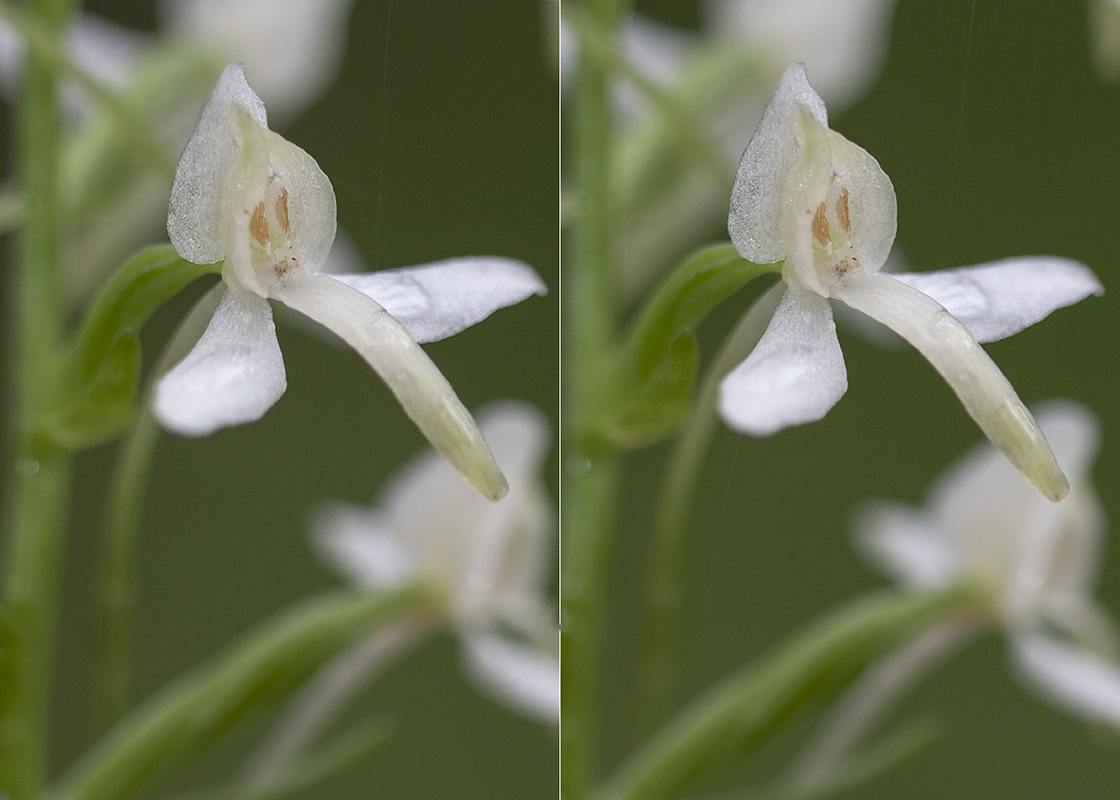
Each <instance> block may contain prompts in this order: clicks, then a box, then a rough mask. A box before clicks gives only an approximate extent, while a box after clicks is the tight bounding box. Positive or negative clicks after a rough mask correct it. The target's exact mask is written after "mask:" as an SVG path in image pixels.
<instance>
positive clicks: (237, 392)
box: [152, 288, 287, 436]
mask: <svg viewBox="0 0 1120 800" xmlns="http://www.w3.org/2000/svg"><path fill="white" fill-rule="evenodd" d="M285 388H287V381H286V380H285V376H284V359H283V357H282V356H281V355H280V345H279V344H278V343H277V341H276V327H275V325H274V324H273V322H272V309H270V308H269V306H268V301H267V300H264V299H262V298H260V297H257V296H256V295H253V294H250V293H248V292H242V291H239V290H237V289H233V288H230V289H228V290H226V293H225V295H223V296H222V301H221V303H220V304H219V305H218V310H217V311H215V312H214V317H213V318H212V319H211V320H210V324H209V325H208V326H207V327H206V331H205V333H203V334H202V338H201V339H199V341H198V344H197V345H195V347H194V349H193V350H191V352H190V353H189V354H188V355H187V357H186V358H184V359H183V360H182V361H180V362H179V363H178V364H177V365H176V366H175V367H174V368H173V369H172V370H171V371H170V372H168V373H167V374H166V375H164V376H163V377H162V378H161V379H160V381H159V383H157V384H156V388H155V396H154V398H153V401H152V409H153V411H154V412H155V415H156V417H157V419H159V421H160V424H162V425H163V427H165V428H167V430H169V431H174V432H175V433H178V434H181V435H183V436H205V435H207V434H209V433H213V432H214V431H216V430H218V429H219V428H226V427H229V426H231V425H241V424H243V423H246V422H252V421H254V420H257V419H260V418H261V416H262V415H263V414H264V412H266V411H268V409H270V408H271V407H272V405H273V404H274V403H275V402H276V401H277V400H279V399H280V395H282V394H284V389H285Z"/></svg>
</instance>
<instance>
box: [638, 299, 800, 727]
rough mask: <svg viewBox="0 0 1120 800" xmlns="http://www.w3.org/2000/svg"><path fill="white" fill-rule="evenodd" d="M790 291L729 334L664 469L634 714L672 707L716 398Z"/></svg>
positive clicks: (653, 716) (763, 304)
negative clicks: (696, 494) (694, 508)
mask: <svg viewBox="0 0 1120 800" xmlns="http://www.w3.org/2000/svg"><path fill="white" fill-rule="evenodd" d="M784 293H785V284H784V283H781V282H779V283H778V284H776V285H775V286H774V287H772V288H771V289H769V290H767V291H766V292H764V293H763V294H762V295H761V296H760V297H759V298H758V299H757V300H756V301H755V302H754V303H753V304H752V305H751V307H750V309H749V310H748V311H747V313H746V314H745V315H744V316H743V318H742V319H741V320H740V321H739V324H738V325H737V326H736V328H735V330H734V331H732V333H731V335H730V336H728V337H727V340H726V341H725V342H724V345H723V347H722V348H721V349H720V351H719V354H718V355H717V356H716V358H715V360H714V361H713V362H712V364H711V366H710V367H709V368H708V370H707V372H706V373H705V375H704V379H703V382H702V383H701V389H700V393H699V396H698V397H697V399H696V403H695V404H694V405H693V407H692V412H691V414H689V417H688V421H687V422H686V424H685V429H684V432H683V433H682V434H681V435H680V437H679V438H678V439H677V441H676V444H675V446H674V447H673V452H672V454H671V455H670V457H669V463H668V465H667V466H666V469H665V480H664V483H663V485H662V492H661V502H660V504H659V509H658V514H657V523H656V528H655V533H654V540H653V552H652V554H651V557H650V562H649V573H648V575H647V578H646V582H645V587H646V597H645V601H646V616H647V620H646V633H645V643H644V650H645V652H644V653H643V655H644V658H643V659H642V665H643V669H642V672H641V674H640V675H639V679H638V684H637V688H638V697H637V704H636V705H637V710H638V712H639V713H637V714H636V715H635V718H637V719H640V721H642V722H644V723H645V724H646V725H649V724H652V723H655V722H656V721H657V720H658V718H659V717H660V716H661V715H662V714H663V713H664V712H665V710H666V709H667V707H668V701H669V699H670V693H671V691H672V687H673V680H674V674H675V671H676V669H675V668H676V664H677V656H678V650H679V643H678V639H679V638H680V613H681V600H682V598H683V596H684V589H683V583H684V581H683V573H684V568H685V564H686V562H687V559H686V558H685V552H684V542H685V532H686V530H687V522H688V512H689V509H690V508H691V500H692V493H693V490H694V489H695V487H696V480H697V478H698V477H699V475H700V468H701V466H702V465H703V462H704V458H705V456H706V455H707V453H708V446H709V445H710V444H711V441H712V434H713V433H714V432H715V426H716V402H717V399H718V395H719V385H720V382H721V381H722V380H723V379H724V377H725V376H726V375H727V373H729V372H730V371H731V370H733V369H734V368H735V367H736V366H738V364H739V363H740V362H742V361H743V360H744V359H745V358H746V357H747V356H748V355H750V353H751V351H752V350H754V347H755V345H756V344H758V340H759V339H761V338H762V334H763V333H764V332H765V331H766V326H767V325H768V324H769V323H770V318H771V317H772V316H773V315H774V310H775V309H776V308H777V307H778V302H779V301H780V300H781V299H782V295H783V294H784Z"/></svg>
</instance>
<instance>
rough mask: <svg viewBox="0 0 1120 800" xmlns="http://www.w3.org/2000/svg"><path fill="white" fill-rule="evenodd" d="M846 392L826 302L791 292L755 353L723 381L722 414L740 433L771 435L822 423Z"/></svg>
mask: <svg viewBox="0 0 1120 800" xmlns="http://www.w3.org/2000/svg"><path fill="white" fill-rule="evenodd" d="M847 389H848V374H847V371H846V370H845V368H844V355H843V353H841V352H840V342H839V341H837V339H836V324H835V323H834V322H833V320H832V310H831V309H830V308H829V306H828V301H827V300H825V299H824V298H823V297H820V296H819V295H816V294H813V293H812V292H807V291H802V290H799V289H795V288H792V287H791V288H790V289H787V290H786V293H785V296H784V297H783V298H782V302H781V303H780V304H779V306H778V310H777V311H775V312H774V317H773V319H771V320H770V325H769V327H768V328H767V329H766V333H764V334H763V335H762V339H761V340H760V341H759V343H758V345H757V346H756V347H755V349H754V351H753V352H752V353H751V354H750V356H749V357H748V358H747V360H746V361H744V362H743V363H742V364H740V365H739V366H738V367H736V368H735V369H734V370H732V371H731V372H730V373H729V374H728V375H727V377H726V378H724V379H723V383H722V384H721V385H720V393H719V413H720V416H721V417H723V420H724V422H726V423H727V424H728V425H729V426H730V427H731V428H734V429H735V430H737V431H742V432H743V433H749V434H751V435H752V436H769V435H770V434H773V433H777V432H778V431H780V430H782V429H783V428H788V427H790V426H792V425H803V424H805V423H807V422H815V421H816V420H818V419H820V418H821V417H823V416H824V415H825V414H826V413H828V410H829V409H831V408H832V407H833V406H834V405H836V403H837V402H838V401H839V400H840V398H841V397H843V396H844V392H845V391H847Z"/></svg>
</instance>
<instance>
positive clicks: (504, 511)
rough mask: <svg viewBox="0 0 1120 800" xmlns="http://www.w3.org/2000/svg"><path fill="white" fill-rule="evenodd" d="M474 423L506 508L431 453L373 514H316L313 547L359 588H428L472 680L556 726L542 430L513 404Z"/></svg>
mask: <svg viewBox="0 0 1120 800" xmlns="http://www.w3.org/2000/svg"><path fill="white" fill-rule="evenodd" d="M479 423H480V427H481V428H482V432H483V433H484V434H485V436H486V439H487V441H488V442H490V445H491V447H492V448H493V450H494V456H495V458H496V460H497V462H498V464H499V466H501V468H502V469H503V471H504V472H505V474H506V477H507V478H508V480H509V487H510V488H509V495H508V496H507V497H506V499H505V500H503V501H502V502H501V503H498V504H492V503H487V502H485V501H484V500H483V499H482V498H480V497H478V495H477V494H475V493H474V492H472V491H471V490H470V489H469V488H468V487H467V486H466V484H464V483H463V481H462V480H461V479H460V478H459V477H458V476H457V475H455V473H454V472H453V471H452V470H451V469H450V468H449V467H448V466H447V464H446V463H444V462H443V461H442V460H441V459H439V458H437V457H435V454H431V453H429V454H425V455H423V456H421V457H420V458H417V459H416V460H414V461H413V462H412V463H411V464H410V465H409V466H407V467H405V468H404V470H402V471H401V472H400V473H399V474H398V475H397V477H396V478H395V479H393V480H391V481H390V482H389V484H388V485H387V486H386V487H385V488H384V489H383V491H382V492H381V496H380V499H379V501H378V502H377V503H376V504H375V505H374V507H373V508H372V509H371V508H368V507H365V506H354V505H350V504H342V503H338V504H333V505H330V506H326V507H324V508H323V509H321V511H320V512H319V514H318V516H317V517H316V524H315V531H314V532H315V543H316V545H317V547H318V549H319V551H320V552H321V554H322V555H323V557H324V558H325V559H326V560H328V561H329V562H330V563H331V564H332V565H333V566H334V567H335V568H336V569H337V570H338V571H339V572H340V573H342V574H343V575H345V576H346V577H348V578H350V579H351V580H352V581H353V582H354V583H356V584H357V585H359V586H361V587H364V588H367V589H372V590H379V591H388V590H391V589H394V588H397V587H400V586H405V585H408V584H409V583H412V582H417V581H419V582H421V583H423V584H425V585H426V586H428V588H429V589H431V590H432V591H433V592H434V593H435V595H436V597H437V603H438V606H439V609H440V611H439V614H440V617H441V620H440V621H441V622H442V623H443V624H445V625H448V626H450V627H451V628H452V629H453V630H454V631H455V632H456V633H457V634H458V635H459V637H460V640H461V643H462V653H463V660H464V667H465V669H466V670H467V673H468V675H469V676H470V677H471V679H472V680H473V681H474V682H475V683H476V684H478V685H479V687H480V688H482V689H484V690H485V691H486V692H487V693H488V694H491V695H493V696H495V697H496V698H498V699H499V700H501V701H503V702H504V703H505V704H507V705H509V706H510V707H512V708H514V709H516V710H518V711H521V712H523V713H526V714H528V715H530V716H532V717H535V718H539V719H542V720H546V721H552V722H555V721H556V720H557V714H558V713H559V664H558V662H557V660H556V650H555V648H556V632H555V628H554V626H553V622H552V616H553V614H552V612H550V611H549V608H548V604H547V603H546V600H545V594H544V592H545V589H546V587H547V584H548V566H549V563H550V562H551V555H550V554H551V552H552V547H551V539H552V536H553V526H554V524H555V523H554V515H553V512H552V506H551V503H550V502H549V500H548V497H547V495H546V493H545V491H544V487H543V485H542V484H541V480H540V475H539V473H540V469H541V465H542V464H543V462H544V457H545V453H546V452H547V450H548V439H549V437H548V425H547V422H546V421H545V419H544V417H543V416H542V414H541V413H540V412H539V411H537V410H536V409H535V408H534V407H532V406H529V405H527V404H525V403H521V402H513V401H507V402H502V403H495V404H492V405H491V406H488V407H487V408H484V409H482V411H481V412H480V413H479ZM511 634H515V635H511Z"/></svg>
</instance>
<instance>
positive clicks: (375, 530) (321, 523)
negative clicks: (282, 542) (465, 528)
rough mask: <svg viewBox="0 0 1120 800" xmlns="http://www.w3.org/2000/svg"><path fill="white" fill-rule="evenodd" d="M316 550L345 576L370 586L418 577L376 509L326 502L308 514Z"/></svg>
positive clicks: (382, 586)
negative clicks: (310, 515) (311, 513)
mask: <svg viewBox="0 0 1120 800" xmlns="http://www.w3.org/2000/svg"><path fill="white" fill-rule="evenodd" d="M311 537H312V538H311V540H312V543H313V544H314V546H315V549H316V551H317V552H318V553H319V555H320V556H322V558H323V559H324V560H325V561H328V562H330V563H331V564H332V565H333V566H334V567H335V569H337V570H338V571H339V572H340V573H342V574H343V575H344V576H346V577H347V578H349V579H350V580H352V581H353V582H355V583H357V584H358V585H359V586H364V587H366V588H370V589H392V588H395V587H400V586H404V585H405V584H407V583H408V582H410V581H413V580H416V579H417V578H418V575H417V571H416V570H417V568H416V564H415V561H414V559H413V558H412V556H411V554H410V553H409V552H408V550H407V548H406V547H405V546H404V544H403V543H402V542H401V540H400V538H399V537H398V536H397V535H396V532H395V531H394V530H393V529H392V528H391V526H390V525H388V524H387V520H386V519H384V517H383V516H382V515H381V514H379V513H378V512H377V511H370V510H368V509H366V508H364V507H361V506H355V505H351V504H349V503H327V504H325V505H323V506H321V507H320V508H318V509H316V511H315V513H314V514H313V515H312V518H311Z"/></svg>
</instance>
